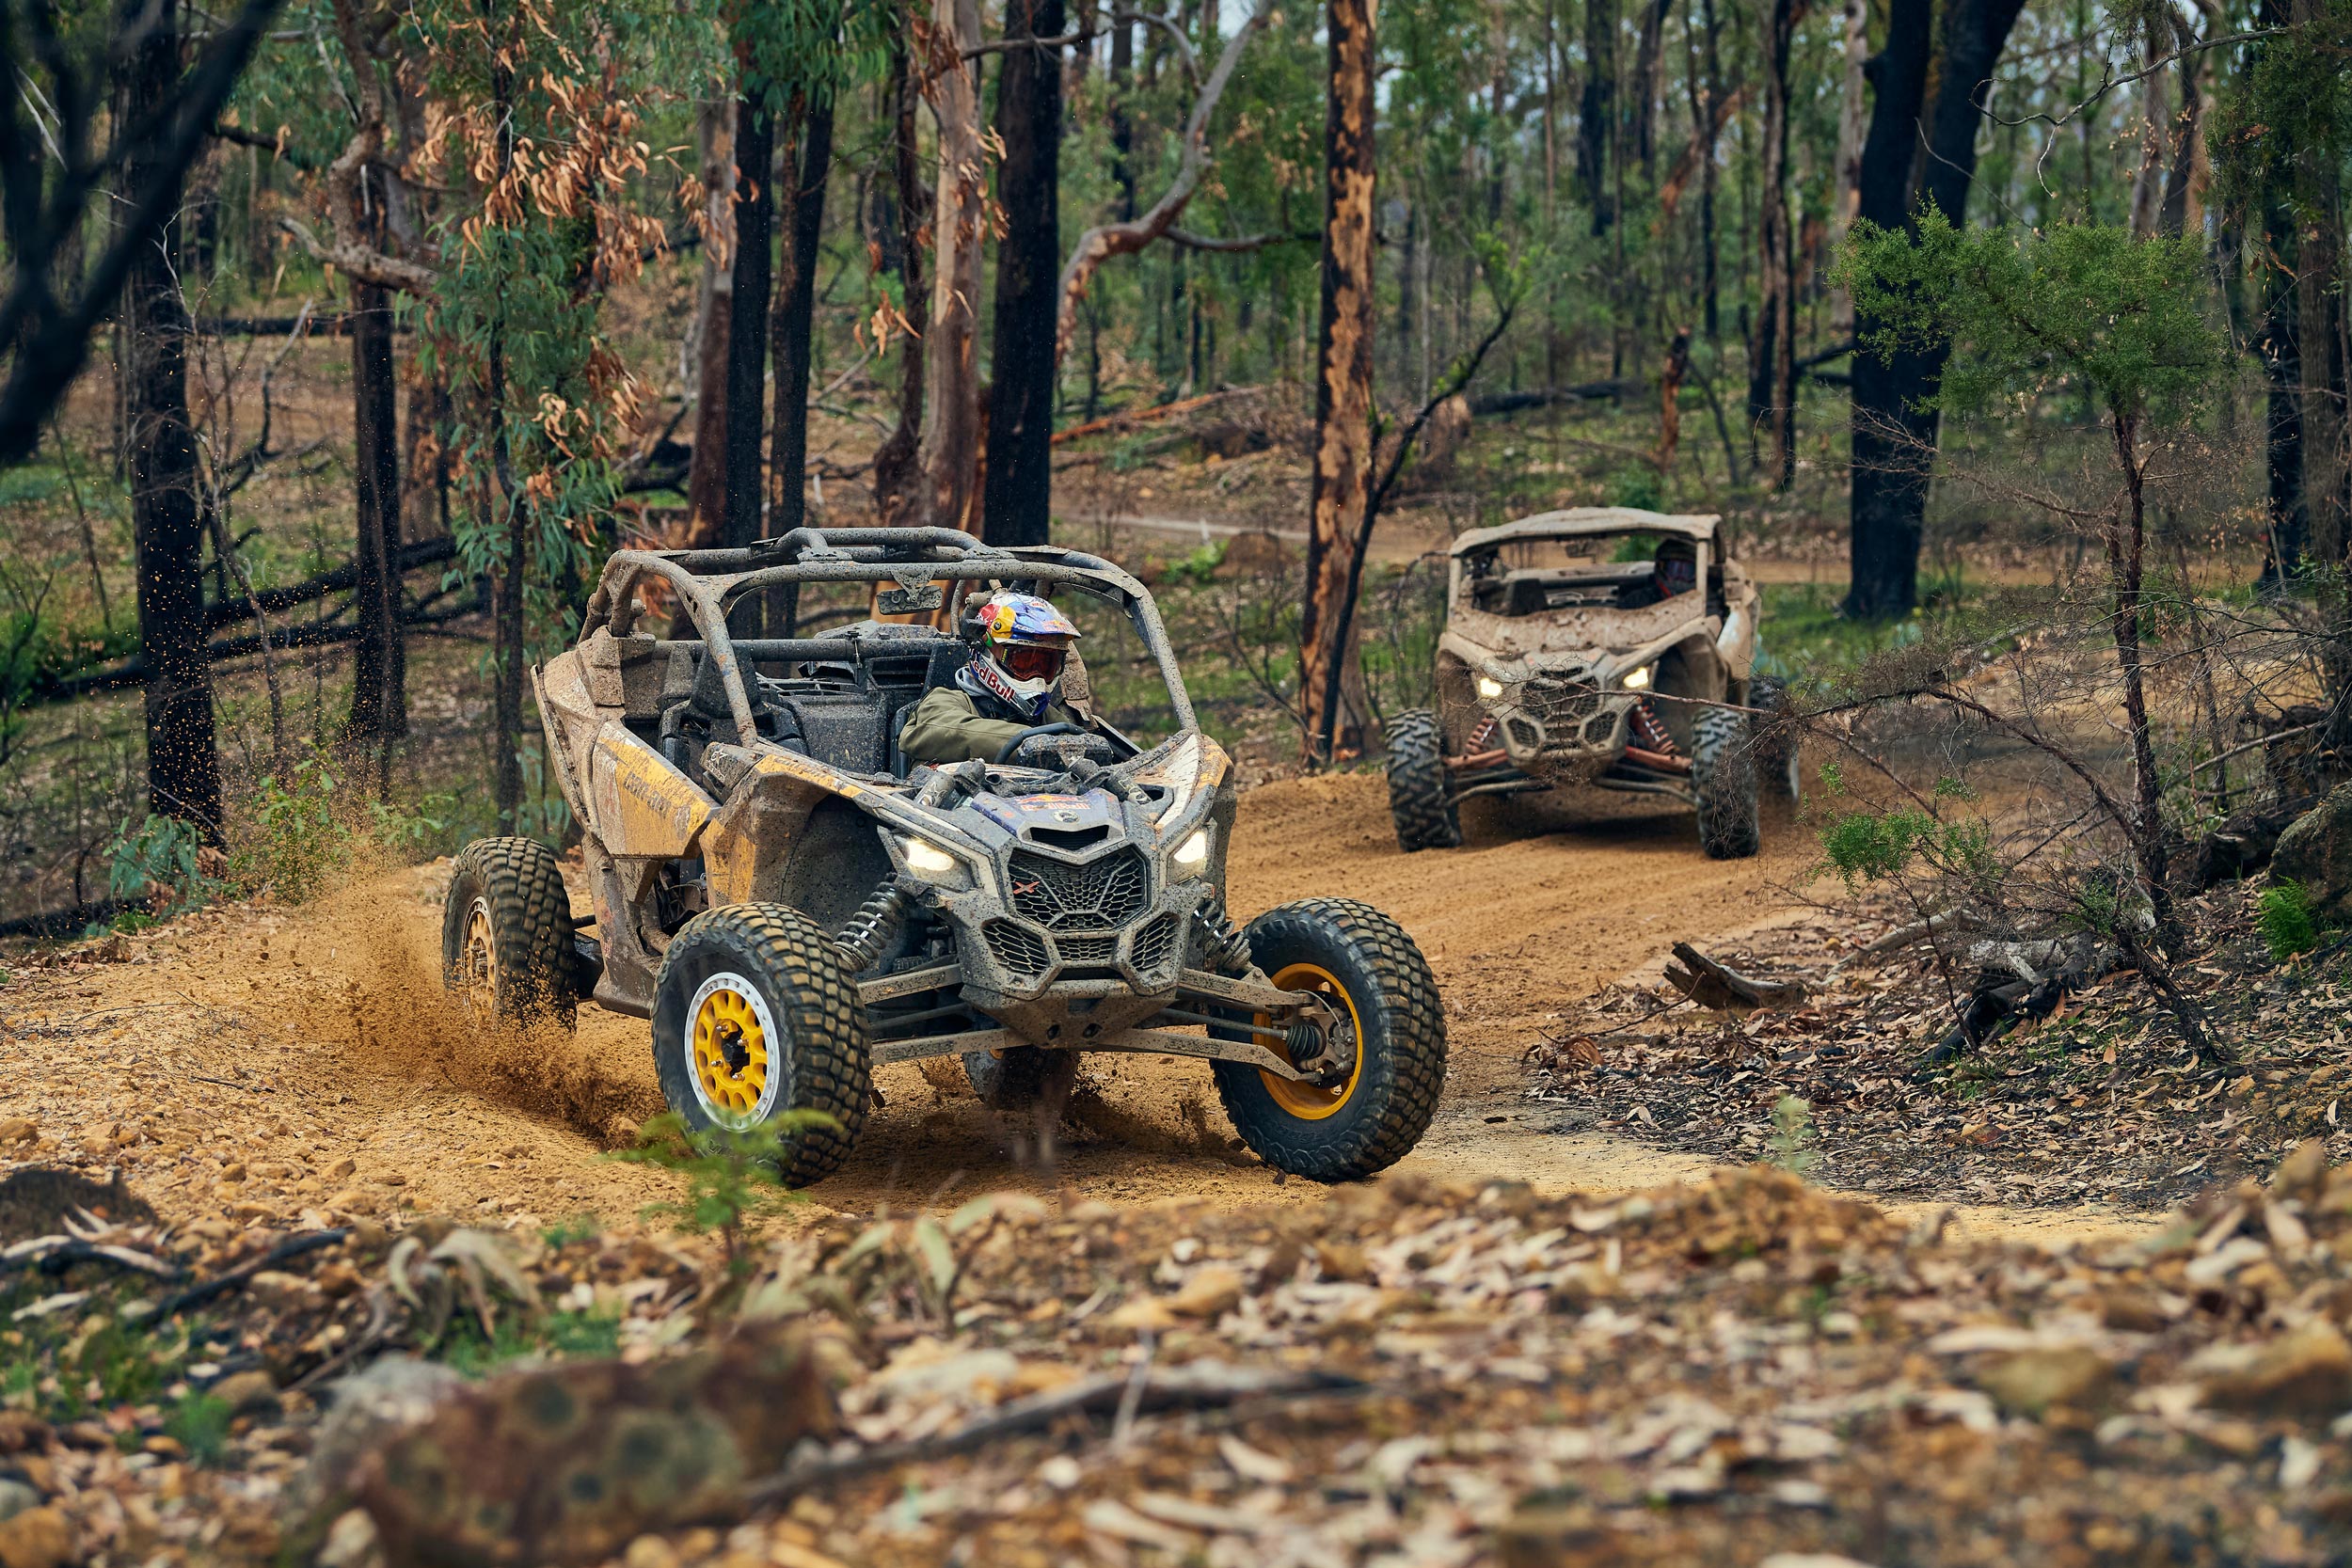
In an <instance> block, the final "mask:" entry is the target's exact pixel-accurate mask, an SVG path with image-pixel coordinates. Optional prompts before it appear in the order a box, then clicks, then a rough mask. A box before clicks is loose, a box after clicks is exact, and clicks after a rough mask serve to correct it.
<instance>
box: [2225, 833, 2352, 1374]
mask: <svg viewBox="0 0 2352 1568" xmlns="http://www.w3.org/2000/svg"><path fill="white" fill-rule="evenodd" d="M2338 793H2339V794H2341V793H2343V792H2342V791H2338ZM2188 1370H2190V1371H2191V1372H2193V1373H2202V1374H2203V1382H2204V1390H2205V1403H2206V1404H2208V1405H2210V1406H2212V1407H2213V1408H2215V1409H2217V1410H2240V1411H2245V1412H2246V1413H2248V1414H2249V1415H2259V1416H2331V1415H2334V1414H2335V1413H2337V1412H2338V1411H2341V1410H2342V1409H2344V1406H2345V1405H2346V1404H2352V1344H2346V1343H2345V1342H2344V1335H2343V1334H2342V1333H2341V1332H2339V1331H2338V1330H2337V1328H2336V1326H2335V1324H2333V1323H2328V1322H2327V1321H2326V1320H2325V1319H2320V1320H2315V1321H2313V1322H2312V1323H2306V1324H2304V1325H2303V1326H2302V1327H2301V1328H2298V1329H2296V1330H2295V1331H2294V1332H2293V1333H2291V1334H2284V1335H2281V1336H2280V1337H2279V1338H2276V1339H2273V1340H2271V1341H2270V1342H2269V1343H2267V1344H2264V1345H2215V1346H2211V1347H2209V1348H2208V1349H2206V1350H2205V1351H2203V1352H2202V1353H2201V1354H2198V1355H2197V1356H2195V1357H2193V1358H2192V1359H2191V1360H2190V1362H2189V1366H2188Z"/></svg>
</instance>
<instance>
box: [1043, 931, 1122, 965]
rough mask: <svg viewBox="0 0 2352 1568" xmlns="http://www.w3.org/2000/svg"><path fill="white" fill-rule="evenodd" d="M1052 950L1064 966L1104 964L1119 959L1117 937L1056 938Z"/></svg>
mask: <svg viewBox="0 0 2352 1568" xmlns="http://www.w3.org/2000/svg"><path fill="white" fill-rule="evenodd" d="M1054 948H1055V950H1056V951H1057V952H1058V953H1060V954H1061V961H1062V962H1064V963H1066V964H1106V963H1109V962H1110V961H1111V960H1112V959H1113V958H1118V957H1119V939H1118V938H1117V937H1056V938H1055V939H1054Z"/></svg>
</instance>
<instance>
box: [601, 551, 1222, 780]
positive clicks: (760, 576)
mask: <svg viewBox="0 0 2352 1568" xmlns="http://www.w3.org/2000/svg"><path fill="white" fill-rule="evenodd" d="M937 567H949V568H953V569H952V570H950V571H946V572H941V571H937V570H933V569H932V568H937ZM648 579H658V580H660V581H661V582H662V583H664V584H666V585H668V587H669V588H670V589H671V591H672V592H674V593H675V594H677V596H678V602H679V603H680V604H681V605H683V606H685V608H686V612H687V614H688V616H689V617H691V619H692V621H693V623H694V629H695V631H696V632H697V633H699V634H700V636H701V638H702V641H703V646H704V648H705V649H706V650H707V653H706V657H708V658H709V659H710V660H711V661H712V662H713V663H714V664H715V665H716V666H717V667H718V670H719V674H720V678H721V679H722V680H723V682H724V684H725V687H726V693H727V711H728V713H729V714H730V716H731V717H732V718H733V719H734V721H735V729H736V736H737V738H738V739H739V740H740V741H741V743H742V744H743V745H745V746H747V747H748V746H751V745H754V744H755V743H756V742H757V740H758V738H759V727H758V723H757V721H755V719H754V717H753V714H752V705H751V698H750V695H749V694H748V693H747V692H746V691H745V690H744V688H743V670H742V664H741V660H742V659H743V658H755V659H760V658H765V659H828V658H831V659H848V660H850V661H852V662H854V661H856V660H859V659H861V658H863V657H865V656H866V654H867V653H870V652H872V651H874V649H875V647H876V646H877V643H876V641H874V640H873V639H866V638H856V637H825V638H792V639H784V638H774V639H755V638H746V639H743V640H742V641H737V640H736V639H735V638H734V637H733V636H732V635H731V634H730V633H729V632H728V630H727V618H726V611H727V607H728V606H729V605H731V604H733V603H734V602H735V601H736V600H738V599H739V598H741V597H742V595H744V594H749V593H753V592H755V591H757V590H760V589H766V588H775V587H782V586H785V585H787V584H793V583H803V582H875V583H881V582H891V583H896V584H898V586H900V587H903V588H912V587H914V586H916V585H918V584H922V583H930V582H941V581H946V582H949V583H952V584H953V586H954V596H953V599H952V600H951V602H950V605H949V609H950V610H961V605H962V602H963V599H964V597H965V593H966V589H967V588H968V587H969V586H970V585H971V584H973V583H975V582H993V583H999V584H1007V583H1009V584H1011V585H1014V586H1015V587H1017V588H1023V589H1026V588H1029V587H1032V586H1036V585H1042V584H1047V583H1068V584H1071V585H1072V586H1074V587H1078V588H1080V589H1082V590H1085V591H1089V592H1091V593H1093V594H1096V595H1097V596H1098V597H1104V598H1108V599H1112V600H1115V601H1117V602H1118V603H1119V604H1120V606H1121V607H1122V608H1123V609H1124V610H1126V612H1127V620H1128V622H1129V624H1130V625H1132V626H1134V627H1135V630H1136V636H1137V637H1139V638H1140V639H1142V641H1143V645H1144V647H1145V648H1146V649H1147V650H1149V651H1150V653H1151V655H1152V663H1153V664H1154V665H1155V666H1156V667H1157V668H1158V670H1159V673H1160V680H1161V683H1162V684H1163V685H1164V686H1165V687H1166V688H1167V689H1168V704H1169V705H1170V706H1171V707H1172V708H1173V709H1174V710H1175V714H1176V723H1177V727H1178V728H1179V729H1180V730H1198V729H1199V728H1200V721H1199V720H1198V719H1196V718H1195V717H1194V715H1193V711H1192V699H1191V698H1190V696H1188V695H1187V694H1186V693H1185V690H1184V675H1183V673H1181V672H1180V671H1179V670H1178V669H1177V668H1176V654H1175V650H1174V648H1172V647H1171V646H1170V645H1169V643H1168V628H1167V627H1166V626H1163V625H1162V624H1161V622H1160V611H1159V607H1158V606H1157V605H1155V604H1153V603H1152V592H1151V590H1150V589H1148V588H1146V587H1144V586H1143V584H1142V583H1140V582H1138V581H1136V579H1135V578H1132V577H1130V576H1128V575H1127V573H1126V572H1124V571H1122V570H1121V569H1120V567H1118V566H1116V565H1114V564H1112V563H1111V562H1107V561H1105V560H1104V559H1103V558H1102V557H1101V556H1098V555H1090V554H1089V553H1087V552H1086V551H1084V550H1073V549H1065V548H1063V547H1062V546H1058V545H1021V546H1011V547H1005V546H993V545H988V544H984V543H982V542H981V541H980V540H978V539H977V538H975V537H973V536H972V535H971V534H968V533H965V532H962V531H960V530H957V529H951V528H837V529H814V528H797V529H794V530H793V531H791V532H789V533H787V534H786V535H784V536H783V537H782V538H780V539H767V540H762V541H761V542H760V543H758V544H756V545H753V546H746V547H742V548H736V549H709V550H615V551H613V552H612V556H611V557H609V558H608V559H607V560H606V562H605V563H604V571H603V574H602V575H601V576H600V577H599V578H598V579H597V583H596V593H595V594H593V595H592V596H591V597H590V598H589V600H588V610H587V613H586V614H585V616H583V617H582V619H581V621H580V641H583V642H584V641H587V640H588V639H589V638H590V637H592V636H594V635H595V634H596V631H597V629H598V628H600V627H601V628H604V629H606V630H609V631H610V632H611V633H612V636H614V637H627V636H628V635H629V634H630V633H631V632H632V631H633V630H634V629H635V627H636V625H637V617H638V613H639V610H640V609H641V606H640V605H639V603H638V596H637V594H638V589H639V588H640V587H642V586H643V585H644V583H645V582H646V581H647V580H648Z"/></svg>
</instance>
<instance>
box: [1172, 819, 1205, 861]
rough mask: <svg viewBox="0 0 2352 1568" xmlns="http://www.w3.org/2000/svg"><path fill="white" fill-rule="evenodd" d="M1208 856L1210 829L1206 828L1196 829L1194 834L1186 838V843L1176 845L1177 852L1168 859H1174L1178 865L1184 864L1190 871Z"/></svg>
mask: <svg viewBox="0 0 2352 1568" xmlns="http://www.w3.org/2000/svg"><path fill="white" fill-rule="evenodd" d="M1208 858H1209V830H1208V829H1206V828H1200V829H1196V830H1194V832H1193V835H1192V836H1191V837H1190V838H1188V839H1186V840H1184V843H1182V844H1179V845H1178V846H1176V852H1175V853H1174V854H1173V855H1170V856H1169V857H1168V859H1170V860H1172V861H1174V862H1175V863H1177V864H1178V865H1181V866H1183V867H1184V869H1185V870H1187V871H1190V870H1191V869H1193V868H1194V867H1195V866H1197V865H1199V864H1200V863H1201V862H1202V861H1205V860H1207V859H1208Z"/></svg>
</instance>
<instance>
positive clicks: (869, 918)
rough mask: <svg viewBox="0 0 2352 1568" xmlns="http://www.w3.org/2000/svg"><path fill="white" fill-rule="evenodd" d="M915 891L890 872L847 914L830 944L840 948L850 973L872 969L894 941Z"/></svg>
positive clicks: (910, 883)
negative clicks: (847, 919)
mask: <svg viewBox="0 0 2352 1568" xmlns="http://www.w3.org/2000/svg"><path fill="white" fill-rule="evenodd" d="M915 892H916V886H915V884H914V883H913V882H911V881H909V880H908V879H906V878H904V877H901V876H899V875H898V874H897V873H895V872H894V873H893V874H892V875H891V876H890V877H889V878H888V879H885V880H884V881H883V882H882V885H881V886H880V887H878V888H876V889H875V890H874V891H873V893H872V894H870V895H867V897H866V902H865V903H864V904H863V905H861V906H859V908H858V911H857V913H855V914H853V915H851V916H850V923H849V924H848V925H847V926H844V927H841V934H840V935H839V936H837V937H835V938H834V939H833V944H834V946H835V947H837V948H839V949H840V950H841V960H842V962H844V963H846V964H848V965H849V966H850V974H863V973H864V972H866V970H869V969H871V968H873V967H874V964H875V962H876V961H877V960H878V959H880V958H882V954H883V953H884V952H885V951H886V950H887V949H888V948H889V946H890V944H891V943H892V942H895V941H897V940H898V927H901V926H903V925H904V924H906V918H907V911H909V910H911V909H913V908H914V895H915Z"/></svg>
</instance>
